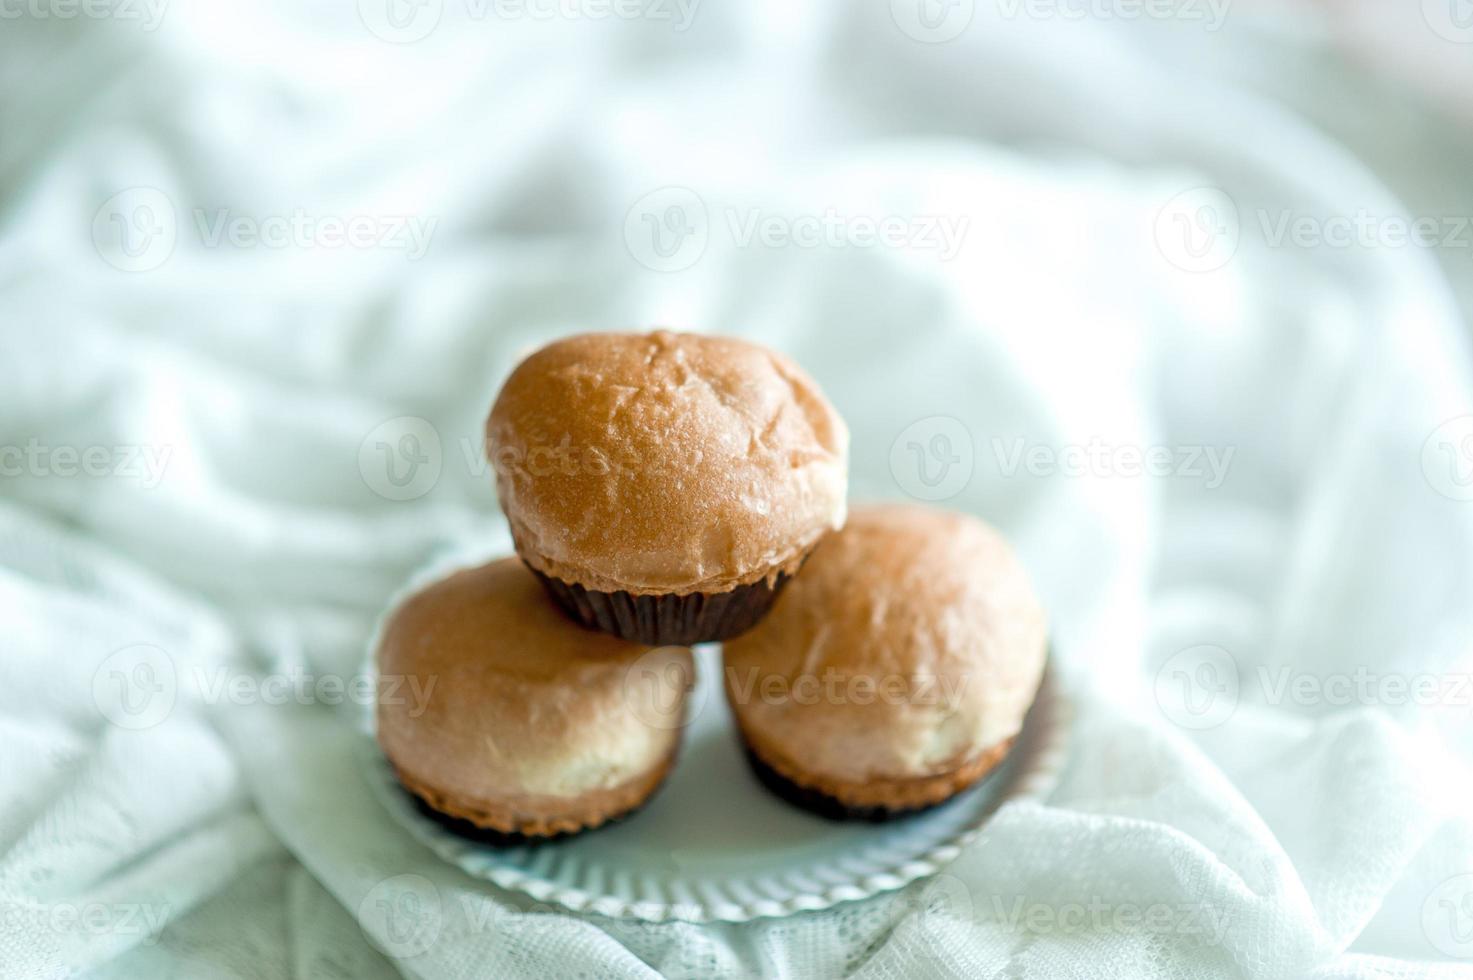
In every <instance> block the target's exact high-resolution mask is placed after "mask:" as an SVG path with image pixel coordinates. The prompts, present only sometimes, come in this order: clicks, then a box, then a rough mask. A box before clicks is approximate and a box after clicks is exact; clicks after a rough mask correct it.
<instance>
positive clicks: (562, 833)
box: [405, 789, 659, 847]
mask: <svg viewBox="0 0 1473 980" xmlns="http://www.w3.org/2000/svg"><path fill="white" fill-rule="evenodd" d="M405 792H406V793H408V794H409V798H410V799H411V800H413V801H414V808H415V809H416V810H418V811H419V812H420V813H421V814H423V815H424V816H426V817H429V818H430V819H431V820H433V821H435V822H436V823H438V824H439V825H440V826H442V827H444V828H445V829H446V830H448V831H450V832H451V833H452V834H455V835H456V836H457V837H464V838H465V839H466V840H473V841H475V842H476V843H478V844H490V845H491V846H492V847H525V846H527V845H529V844H545V843H548V842H550V841H558V840H565V839H567V838H569V837H576V836H578V835H580V834H588V833H592V832H593V831H595V830H599V829H601V828H603V827H612V826H614V825H615V824H619V823H623V822H624V821H625V820H628V819H629V818H630V817H632V816H634V815H635V814H637V813H638V812H639V811H640V810H643V809H644V808H645V805H646V804H648V803H649V801H650V799H652V798H653V797H654V795H655V794H654V793H651V794H650V795H649V796H648V797H646V798H645V800H644V801H643V802H641V803H637V804H635V805H634V806H632V807H630V808H629V809H628V810H625V811H623V812H622V813H617V814H614V815H613V816H610V817H609V818H607V819H606V820H604V822H603V823H600V824H596V825H594V826H591V827H578V828H576V829H566V828H563V829H557V830H553V831H551V832H550V833H546V834H523V833H519V832H518V831H515V830H512V831H504V830H495V829H493V828H490V827H481V826H478V825H476V824H473V823H471V822H470V821H469V820H466V819H465V818H464V817H452V816H451V815H450V814H448V813H441V812H440V811H439V810H436V809H435V808H434V807H432V806H430V805H429V803H427V802H425V799H424V797H422V796H419V795H418V794H416V793H412V792H410V791H409V790H408V789H406V790H405ZM655 792H659V790H658V789H656V791H655Z"/></svg>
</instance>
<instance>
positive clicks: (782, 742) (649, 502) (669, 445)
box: [378, 330, 1046, 842]
mask: <svg viewBox="0 0 1473 980" xmlns="http://www.w3.org/2000/svg"><path fill="white" fill-rule="evenodd" d="M848 442H849V435H848V430H847V429H846V427H845V425H844V423H843V420H842V419H841V418H840V417H839V414H838V413H837V412H836V411H835V409H834V408H833V406H832V405H830V404H829V402H828V400H827V399H826V398H825V397H824V395H823V393H822V392H821V391H820V390H819V388H818V386H817V385H816V384H815V383H814V382H813V380H812V379H811V378H810V377H809V376H808V375H807V374H806V373H804V372H803V371H802V370H801V369H800V368H799V367H798V366H797V365H795V364H793V363H792V362H791V361H790V360H788V359H787V358H785V357H783V356H781V355H779V354H777V353H775V352H773V351H770V350H767V349H765V348H763V347H761V346H759V345H756V344H753V343H749V342H747V341H742V340H736V339H732V338H724V337H713V336H705V335H698V334H681V333H672V332H669V331H663V330H661V331H655V332H653V333H596V334H584V335H580V336H574V337H569V338H567V339H564V340H560V341H557V342H554V343H552V344H549V345H548V346H546V347H543V348H542V349H540V350H538V351H537V352H535V353H534V354H532V355H531V356H530V357H528V358H527V359H526V360H525V361H523V362H522V363H521V364H520V365H519V366H518V367H517V368H516V369H515V370H514V371H513V372H512V374H511V376H510V377H509V378H508V379H507V381H506V383H505V385H504V386H503V388H502V390H501V392H500V393H499V395H498V396H497V398H496V400H495V403H494V405H493V407H492V409H491V413H490V417H489V418H488V420H487V423H486V451H487V453H488V455H489V457H490V460H491V463H492V466H493V469H494V471H495V473H496V487H497V494H498V497H499V499H500V502H501V506H502V509H503V510H504V511H505V513H506V517H507V520H508V522H509V523H510V527H511V533H512V540H513V542H514V544H515V548H516V553H517V557H508V558H503V559H501V560H499V561H495V562H492V563H490V564H487V565H483V566H481V567H478V568H471V569H465V570H462V571H459V572H457V573H455V574H453V575H451V576H450V577H448V578H445V579H443V580H441V581H439V582H436V583H434V584H432V585H430V586H429V587H428V588H426V589H423V590H421V591H420V592H418V593H416V594H415V595H413V596H411V597H410V598H409V599H408V600H406V601H405V602H404V603H403V604H401V605H400V607H399V608H398V609H396V610H394V611H393V613H392V614H391V615H390V617H389V620H388V624H387V626H386V628H385V630H384V632H383V636H382V640H381V642H380V645H379V649H378V667H379V671H380V674H381V676H383V677H396V678H413V679H414V680H415V681H416V682H418V683H419V684H420V685H421V687H420V688H419V689H421V690H426V691H428V692H430V693H429V696H428V698H427V700H423V701H417V702H416V703H415V704H414V705H409V704H407V703H400V701H399V700H391V699H387V698H381V700H380V704H379V706H378V734H379V741H380V744H381V745H382V747H383V749H384V751H385V753H386V755H387V756H388V758H389V760H390V762H391V763H392V764H393V766H394V768H395V770H396V772H397V773H398V775H399V778H400V780H401V782H402V783H403V784H404V786H405V787H406V788H407V789H408V790H409V791H411V792H412V793H414V794H415V796H416V797H418V798H419V800H420V801H421V803H422V805H423V806H424V807H425V808H426V809H427V810H428V811H429V812H430V813H431V814H432V815H435V816H437V817H440V818H442V819H444V820H445V821H447V822H449V823H450V825H451V826H453V827H455V828H456V829H458V830H461V831H463V832H466V833H471V834H474V835H475V836H478V837H481V838H484V839H489V840H492V841H518V842H520V841H526V840H537V839H546V838H549V837H555V836H561V835H565V834H569V833H576V832H579V831H582V830H586V829H590V828H592V827H597V826H599V825H601V824H604V823H606V822H608V821H610V820H613V819H616V818H618V817H621V816H624V815H626V814H628V813H629V812H631V811H633V810H634V809H636V808H638V807H639V806H640V805H641V804H642V803H643V802H644V801H645V800H646V799H648V797H649V796H650V795H651V794H652V793H653V792H654V791H655V790H656V789H657V788H658V786H659V785H660V783H661V782H662V781H663V779H664V777H665V776H666V775H667V774H668V773H669V771H670V769H671V767H672V766H673V764H674V761H675V758H676V755H677V752H678V747H679V742H680V737H681V734H682V731H683V722H684V719H685V701H686V696H687V692H688V690H689V688H690V686H691V685H692V683H693V681H694V677H695V674H694V664H693V660H692V657H691V653H690V650H689V647H690V646H691V645H692V644H697V643H703V642H710V641H724V642H725V648H724V659H725V663H724V668H723V674H724V675H725V676H724V679H723V680H724V688H725V690H726V694H727V699H728V702H729V703H730V705H731V708H732V711H733V714H734V717H735V718H736V721H737V728H738V729H739V732H740V735H741V737H742V739H743V740H744V743H745V745H746V748H747V751H748V755H749V758H750V759H751V761H752V765H753V770H754V773H755V774H756V775H757V776H758V777H759V779H760V780H761V782H762V783H763V784H764V785H766V786H767V787H769V788H770V789H772V790H773V791H775V792H777V793H778V794H780V795H781V796H783V797H784V798H785V799H788V800H790V801H792V802H794V803H796V804H798V805H801V806H804V807H806V808H808V809H810V810H813V811H815V812H817V813H821V814H824V815H826V816H831V817H836V818H853V817H862V818H866V819H884V818H890V817H893V816H897V815H901V814H904V813H909V812H913V811H915V810H918V809H922V808H925V807H929V806H934V805H936V804H938V803H941V802H943V801H945V800H946V799H948V798H950V797H951V796H953V795H954V794H956V793H958V792H960V791H962V790H963V789H966V788H967V787H968V786H970V785H972V784H973V783H975V782H976V781H977V780H979V779H980V778H981V777H982V776H984V775H985V774H986V773H987V772H989V771H991V770H992V769H993V768H995V767H996V766H997V764H998V763H999V762H1000V761H1001V760H1002V758H1003V757H1004V755H1005V754H1006V752H1007V749H1008V746H1009V745H1010V744H1011V743H1012V741H1013V739H1014V737H1015V736H1016V735H1017V733H1018V731H1019V730H1020V728H1021V726H1022V721H1023V716H1024V714H1025V713H1026V711H1027V709H1028V707H1029V705H1030V704H1031V702H1032V700H1033V697H1034V694H1035V692H1036V690H1037V687H1038V683H1039V680H1040V677H1041V674H1042V670H1043V664H1044V658H1045V647H1046V629H1045V622H1044V616H1043V612H1042V609H1041V608H1040V606H1039V603H1038V601H1037V598H1036V597H1035V595H1034V593H1033V590H1032V588H1031V586H1030V584H1029V582H1028V578H1027V575H1026V573H1025V572H1024V571H1023V569H1022V567H1021V565H1020V564H1019V562H1018V560H1017V559H1016V557H1015V556H1014V554H1013V552H1012V550H1011V549H1010V548H1009V547H1008V545H1007V544H1006V542H1004V541H1003V540H1002V538H1001V537H1000V536H999V535H998V534H997V532H995V531H994V530H992V529H991V528H989V527H988V526H987V525H985V524H983V523H982V522H981V521H979V520H977V519H975V518H972V517H968V516H964V515H961V514H955V513H948V512H945V511H940V510H934V509H930V508H923V507H919V506H914V505H875V506H869V507H863V508H859V509H857V511H856V513H854V514H853V515H852V516H851V515H849V514H848V513H847V507H846V498H847V489H846V488H847V471H848V449H849V447H848Z"/></svg>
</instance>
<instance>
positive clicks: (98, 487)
mask: <svg viewBox="0 0 1473 980" xmlns="http://www.w3.org/2000/svg"><path fill="white" fill-rule="evenodd" d="M1470 172H1473V5H1470V4H1469V3H1468V2H1467V0H1408V2H1404V3H1396V4H1393V3H1372V2H1349V0H1346V2H1339V0H1319V2H1307V0H1300V2H1292V3H1291V2H1278V3H1265V2H1254V0H874V2H866V3H851V4H841V3H837V2H814V3H808V4H782V3H775V2H755V3H746V4H740V5H734V4H729V3H727V4H718V3H716V2H714V0H357V2H356V3H341V4H334V5H331V6H329V5H309V6H306V7H305V8H304V7H303V5H299V4H289V3H278V2H261V3H257V4H253V5H249V6H247V7H239V8H235V7H226V6H225V5H210V4H204V3H197V2H188V3H186V2H183V0H0V365H3V366H4V367H5V372H4V381H3V382H0V497H3V499H0V604H3V608H4V610H5V612H6V615H7V629H6V630H5V631H4V633H5V635H4V637H3V639H0V650H3V654H0V727H3V733H4V737H3V738H0V760H3V764H0V783H3V792H0V902H3V908H4V910H5V914H4V916H3V917H0V974H3V975H4V976H26V977H30V976H38V977H53V976H57V977H59V976H76V975H89V976H90V975H98V976H149V977H170V976H180V977H197V976H224V977H266V976H293V977H298V976H302V977H306V976H314V977H315V976H322V977H328V976H394V975H398V974H399V973H402V974H404V975H412V976H457V975H490V976H520V975H554V976H574V975H584V976H599V977H605V976H620V977H622V976H630V977H639V976H653V975H657V974H662V975H666V976H712V975H721V976H759V975H765V976H784V977H787V976H792V977H800V976H801V977H814V976H843V975H855V976H870V977H893V976H966V977H975V976H990V975H998V974H1000V973H1002V971H1010V972H1008V973H1007V975H1009V976H1027V977H1032V976H1038V977H1059V976H1072V975H1089V976H1099V975H1101V971H1102V970H1104V971H1108V972H1107V973H1106V975H1119V976H1131V977H1141V976H1163V977H1166V976H1170V977H1186V976H1254V977H1378V976H1398V977H1405V976H1464V975H1468V974H1467V973H1466V972H1459V971H1460V970H1461V971H1466V970H1467V969H1468V965H1467V963H1468V961H1473V825H1470V823H1469V813H1470V809H1469V803H1470V801H1469V798H1468V787H1469V785H1473V784H1470V782H1469V779H1468V776H1469V769H1468V763H1469V758H1470V757H1469V753H1470V752H1473V737H1470V733H1469V724H1468V719H1469V712H1470V709H1473V650H1470V639H1473V622H1470V620H1473V601H1470V600H1473V387H1470V359H1469V346H1468V342H1469V324H1470V322H1473V320H1470V305H1473V224H1470V216H1473V181H1470V180H1469V174H1470ZM651 325H667V326H674V327H680V328H685V329H695V330H703V331H715V332H722V333H732V334H739V335H743V336H747V337H750V338H753V339H755V340H758V341H761V342H764V343H767V344H770V345H772V346H774V347H777V348H780V349H782V350H784V351H785V352H787V353H788V354H790V355H791V356H793V357H794V358H796V359H797V360H798V361H799V362H800V363H801V364H803V365H804V366H805V367H806V368H807V369H808V370H809V371H810V373H812V374H813V375H814V376H815V377H816V378H817V379H818V380H819V382H820V383H821V384H822V385H823V387H824V388H825V390H826V391H827V392H828V394H829V395H830V397H831V399H832V400H833V401H834V402H835V403H836V405H837V406H838V408H839V410H840V411H841V412H842V413H843V414H844V415H845V417H846V419H847V420H848V422H849V424H850V427H851V429H852V432H853V463H852V467H853V490H852V492H853V495H854V497H855V498H856V499H878V498H897V499H916V500H922V501H928V502H933V503H936V504H937V505H940V506H949V507H957V508H962V509H966V510H970V511H972V512H975V513H978V514H980V515H982V516H983V517H985V518H986V519H988V520H990V521H992V522H993V523H995V524H997V525H998V526H1000V527H1001V528H1002V529H1003V530H1004V531H1005V532H1006V533H1007V534H1008V535H1009V536H1010V537H1011V538H1012V539H1013V540H1014V541H1015V542H1016V543H1017V544H1018V546H1019V548H1020V550H1021V552H1022V553H1023V555H1024V558H1025V560H1026V561H1027V563H1028V565H1029V567H1030V569H1031V571H1032V572H1033V574H1034V577H1035V579H1036V581H1037V583H1038V585H1039V588H1040V590H1041V591H1042V592H1043V593H1044V595H1045V598H1046V601H1047V603H1048V605H1049V608H1050V610H1051V615H1052V619H1053V629H1054V633H1055V649H1056V653H1057V657H1058V661H1059V662H1060V664H1061V667H1062V669H1063V670H1064V674H1065V678H1066V687H1067V689H1068V691H1069V693H1070V696H1071V698H1072V699H1073V700H1074V701H1075V702H1076V705H1077V710H1078V722H1077V731H1076V737H1075V746H1074V751H1073V754H1072V756H1071V763H1070V768H1069V770H1068V772H1067V773H1066V776H1065V779H1064V781H1063V782H1062V784H1061V786H1060V788H1059V790H1058V791H1057V792H1056V794H1055V796H1054V798H1053V799H1051V800H1050V801H1049V802H1048V804H1047V805H1036V804H1029V805H1027V806H1024V807H1017V808H1008V809H1005V810H1004V811H1003V812H1002V813H1000V814H999V815H998V818H997V819H996V820H995V821H994V825H993V826H992V827H991V828H990V829H989V833H988V835H985V837H984V841H983V843H982V844H981V845H979V846H978V847H976V848H974V849H973V851H972V852H970V853H968V854H966V855H964V857H963V858H962V859H960V860H959V861H958V863H957V866H956V868H955V873H954V878H953V879H952V880H953V881H960V882H963V883H965V886H966V888H968V889H970V895H971V906H972V908H973V910H974V913H973V914H968V915H957V914H955V910H954V909H953V910H950V911H947V910H942V911H941V912H937V911H935V908H934V903H930V904H928V902H927V901H926V900H925V899H924V895H925V893H924V891H923V890H920V891H914V892H912V893H910V894H903V895H902V896H901V897H899V898H894V899H892V898H883V899H877V900H872V901H869V902H865V903H857V904H853V905H849V906H844V907H841V908H840V909H839V910H836V911H834V912H830V913H824V914H820V915H806V916H800V917H797V918H795V919H790V920H776V921H765V922H760V923H754V924H751V925H748V926H740V927H738V926H721V927H698V926H681V925H670V926H643V925H635V924H630V923H620V922H613V921H604V920H597V919H591V918H584V917H578V916H573V915H570V914H562V913H556V912H553V911H550V910H539V911H538V912H537V913H536V914H532V913H531V912H529V911H528V910H527V909H525V908H524V907H522V906H521V905H519V904H518V900H517V899H516V898H515V897H514V896H510V895H505V894H498V893H494V892H493V891H492V890H491V889H489V888H487V887H485V886H479V885H476V884H475V883H474V882H471V881H469V880H468V879H465V878H464V877H463V876H459V875H458V873H454V874H452V872H451V869H448V868H446V867H443V866H439V865H437V864H436V862H435V861H434V859H433V858H431V857H429V856H428V852H426V851H424V850H423V849H421V848H418V847H417V845H414V844H413V843H412V842H409V841H407V840H406V839H404V835H403V834H402V833H401V832H398V831H397V830H396V829H395V828H394V827H393V826H392V825H391V824H390V823H388V821H387V820H386V818H385V817H384V816H383V814H382V813H381V812H379V809H380V808H378V807H377V805H376V804H375V802H374V801H373V800H372V798H371V797H369V796H368V795H367V793H366V792H365V790H364V789H363V787H362V785H361V779H360V778H359V776H358V775H357V770H356V768H355V767H354V765H353V762H352V760H351V758H350V749H349V746H348V743H349V741H350V738H349V735H348V730H349V729H350V727H351V725H350V724H349V722H348V720H347V719H350V718H352V717H353V716H354V711H355V710H356V709H357V708H358V707H359V706H357V705H355V704H353V703H351V702H352V700H353V699H352V697H351V696H346V697H345V696H343V695H342V694H341V693H340V694H339V696H338V697H336V698H333V697H331V696H329V695H325V694H324V691H323V689H322V687H321V685H319V684H316V683H315V681H316V680H317V679H320V678H336V679H337V680H338V681H339V682H343V681H345V680H347V679H350V678H352V677H354V676H356V674H357V672H358V670H359V668H360V666H361V664H362V663H363V659H364V656H365V650H366V644H367V642H368V639H369V636H370V634H371V631H372V629H373V626H374V623H375V619H376V617H377V616H378V614H379V612H380V610H381V609H382V607H383V605H384V603H385V602H386V601H387V600H388V598H389V597H390V596H391V595H392V594H393V593H394V592H395V590H397V589H398V588H399V587H400V586H401V584H402V583H403V582H404V581H405V580H406V579H407V578H408V577H409V576H410V575H411V574H412V573H413V572H414V571H415V570H416V569H419V568H422V567H424V565H425V564H426V563H427V562H429V561H431V560H432V559H434V557H435V556H436V555H439V554H443V553H444V552H446V551H448V550H452V549H455V548H458V547H462V546H464V544H465V543H466V542H467V541H477V542H482V541H483V542H485V546H486V548H487V549H488V550H492V551H494V550H496V549H502V548H505V547H506V546H507V539H506V535H505V529H504V526H503V524H502V522H501V519H500V515H499V512H498V511H497V509H496V506H495V498H494V493H493V488H492V479H491V471H490V467H489V464H487V463H486V462H485V460H484V458H483V457H482V455H481V445H480V429H481V422H482V419H483V416H484V413H485V412H486V410H487V408H488V406H489V404H490V401H491V398H492V396H493V395H494V393H495V390H496V388H497V386H498V385H499V383H500V381H501V379H502V378H503V377H504V376H505V374H506V373H507V372H508V371H509V370H510V368H511V366H512V365H513V364H514V363H515V362H516V360H517V359H518V358H519V356H521V355H522V354H524V353H525V352H526V351H528V350H529V349H531V348H532V347H533V346H535V345H537V344H540V343H543V342H545V341H547V340H549V339H552V338H553V337H556V336H559V335H562V334H566V333H569V332H573V331H581V330H588V329H605V328H621V327H642V326H651ZM304 679H305V680H304ZM272 682H274V683H272ZM273 692H277V693H273ZM279 692H286V693H279ZM408 874H412V875H418V876H422V877H423V878H426V879H429V880H432V881H433V882H434V884H435V887H436V888H438V889H439V891H438V893H437V894H439V895H441V896H443V897H444V901H445V909H444V913H443V922H442V921H441V920H439V919H437V920H436V928H437V935H438V936H439V940H438V941H437V942H436V943H434V944H432V945H431V946H430V948H428V949H421V948H419V947H418V946H415V947H413V948H412V949H407V948H406V947H404V946H402V945H399V946H396V945H395V944H394V942H393V941H392V936H388V937H387V938H386V934H385V932H384V929H383V923H382V921H381V917H380V918H375V916H374V914H373V909H374V908H376V905H375V902H376V901H377V900H378V899H380V898H382V895H383V891H382V889H383V888H384V887H385V883H386V882H393V881H394V880H396V878H397V877H399V876H403V875H408ZM375 889H378V891H375ZM917 895H920V896H921V897H920V898H917ZM1015 896H1022V897H1026V898H1027V899H1028V900H1029V901H1030V902H1034V903H1040V904H1042V905H1043V906H1044V907H1047V908H1052V909H1055V910H1057V909H1059V908H1061V907H1063V906H1064V905H1065V904H1069V903H1087V902H1090V901H1092V900H1094V901H1103V902H1105V903H1107V904H1113V905H1114V906H1115V907H1120V906H1123V905H1134V906H1135V907H1146V906H1149V905H1154V904H1165V905H1168V906H1170V907H1171V908H1174V909H1178V910H1182V909H1187V910H1191V911H1192V912H1193V913H1194V914H1195V913H1201V912H1203V911H1204V910H1212V911H1213V912H1214V913H1221V914H1222V915H1223V916H1224V918H1223V921H1225V922H1226V923H1227V924H1228V928H1227V929H1226V931H1225V932H1224V933H1223V934H1221V935H1204V934H1201V933H1200V932H1193V931H1191V930H1188V929H1185V928H1182V929H1170V930H1155V931H1150V930H1142V929H1140V928H1127V927H1121V926H1120V925H1119V924H1118V922H1117V923H1116V924H1114V925H1109V924H1106V925H1104V926H1101V925H1100V924H1099V923H1095V926H1094V927H1092V928H1086V929H1081V930H1075V931H1050V932H1046V933H1042V934H1040V933H1038V932H1037V931H1034V932H1028V931H1027V930H1021V931H1020V928H1019V926H1018V924H1017V922H1016V921H1014V922H1012V923H1009V922H1007V921H1000V918H1001V919H1005V917H999V916H998V915H995V914H994V912H995V910H996V909H997V908H998V907H999V906H998V905H997V904H996V903H995V902H994V901H993V899H995V898H999V897H1006V901H1005V902H1004V903H1003V904H1004V905H1007V906H1009V907H1011V904H1012V901H1013V898H1014V897H1015ZM1070 907H1072V905H1071V906H1070ZM473 908H475V909H481V910H482V911H483V912H485V913H486V914H485V915H482V916H481V917H480V918H476V917H474V916H471V917H470V918H469V920H465V919H464V916H462V915H461V912H459V911H455V910H466V909H473ZM438 914H439V913H438V912H437V915H438ZM487 915H489V918H487V917H486V916H487ZM488 922H490V923H491V926H489V927H488V926H487V923H488ZM1183 922H1184V920H1182V921H1181V922H1177V923H1176V924H1178V925H1181V924H1183ZM442 926H443V928H442ZM1459 961H1464V965H1463V966H1462V967H1459V966H1458V962H1459Z"/></svg>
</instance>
